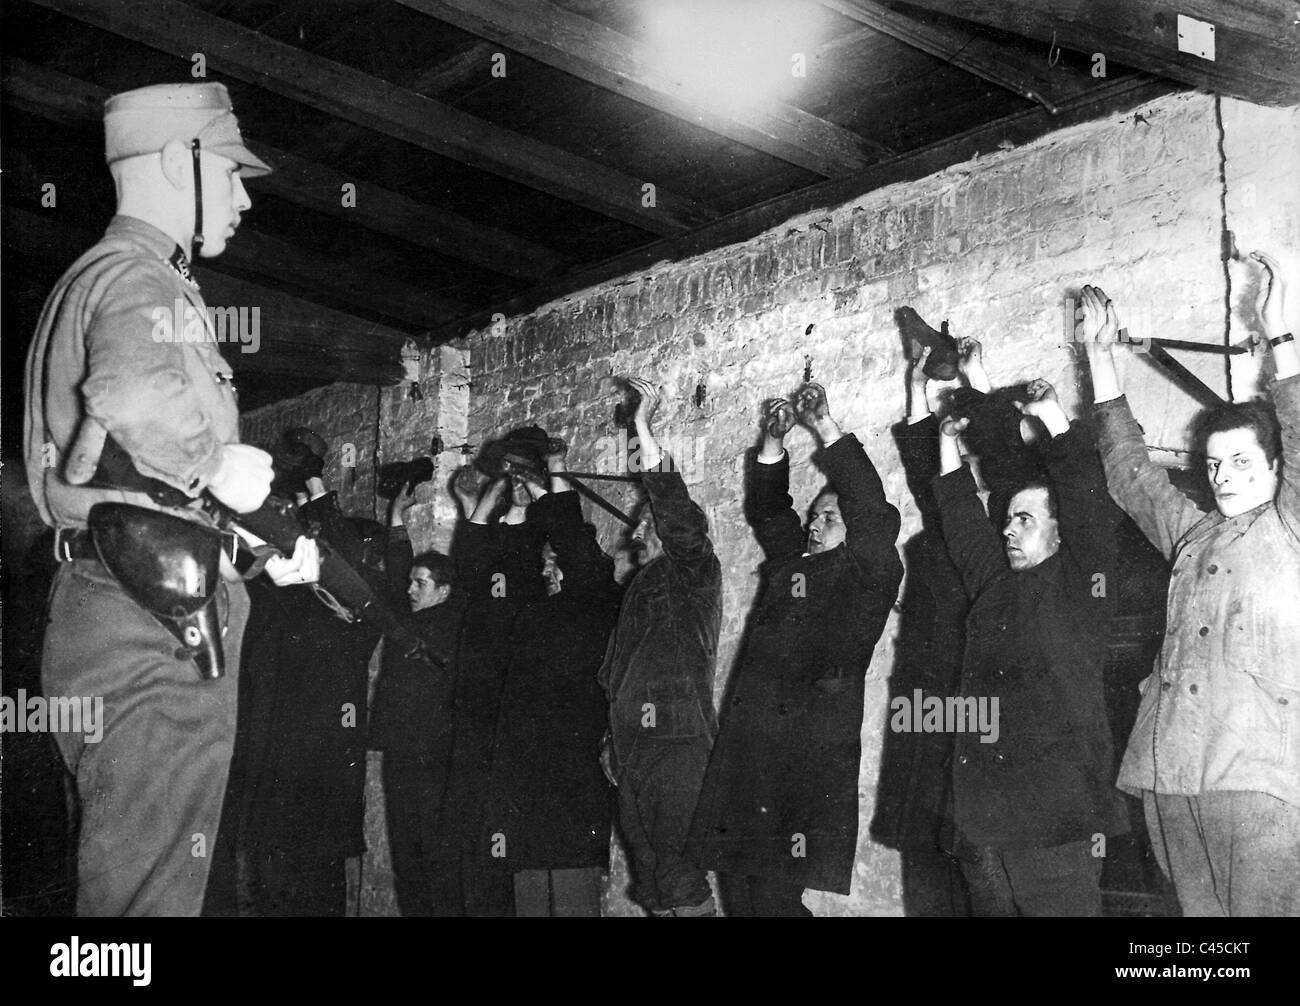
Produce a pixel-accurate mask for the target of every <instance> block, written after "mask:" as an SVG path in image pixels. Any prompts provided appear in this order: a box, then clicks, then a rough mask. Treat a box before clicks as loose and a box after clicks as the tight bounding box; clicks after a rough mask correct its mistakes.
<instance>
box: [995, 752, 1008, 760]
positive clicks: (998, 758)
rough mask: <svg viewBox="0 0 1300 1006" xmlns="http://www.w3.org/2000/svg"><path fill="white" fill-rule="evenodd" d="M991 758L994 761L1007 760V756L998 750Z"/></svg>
mask: <svg viewBox="0 0 1300 1006" xmlns="http://www.w3.org/2000/svg"><path fill="white" fill-rule="evenodd" d="M993 760H994V761H1006V760H1007V756H1006V755H1004V754H1003V753H1002V752H1001V751H999V752H998V753H997V754H995V755H994V756H993Z"/></svg>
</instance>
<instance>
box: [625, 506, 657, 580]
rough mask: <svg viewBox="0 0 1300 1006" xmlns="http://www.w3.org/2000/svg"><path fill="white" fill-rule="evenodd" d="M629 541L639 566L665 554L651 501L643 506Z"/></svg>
mask: <svg viewBox="0 0 1300 1006" xmlns="http://www.w3.org/2000/svg"><path fill="white" fill-rule="evenodd" d="M628 541H629V542H630V543H631V545H632V552H633V557H634V561H635V562H636V564H637V565H638V566H644V565H645V564H646V563H648V562H650V561H651V560H654V559H658V558H659V556H661V555H663V551H664V543H663V542H662V541H661V540H660V538H659V531H658V529H656V528H655V518H654V514H653V513H652V512H651V510H650V504H649V503H646V504H645V505H644V506H642V507H641V515H640V517H639V518H638V519H637V522H636V526H635V527H634V528H632V533H631V534H630V535H628Z"/></svg>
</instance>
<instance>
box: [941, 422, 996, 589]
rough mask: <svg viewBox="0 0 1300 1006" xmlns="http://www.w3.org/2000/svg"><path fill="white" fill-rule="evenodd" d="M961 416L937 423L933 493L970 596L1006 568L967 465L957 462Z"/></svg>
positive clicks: (949, 546) (950, 546)
mask: <svg viewBox="0 0 1300 1006" xmlns="http://www.w3.org/2000/svg"><path fill="white" fill-rule="evenodd" d="M966 422H967V421H966V420H965V419H945V420H944V421H943V424H942V425H941V426H940V427H939V456H940V471H941V472H942V474H940V475H939V476H938V477H936V478H935V480H934V495H935V499H936V500H937V501H938V504H939V519H940V520H941V521H942V522H943V538H944V542H945V543H946V544H947V546H948V554H949V555H950V556H951V557H952V561H953V565H955V566H956V567H957V569H958V571H959V572H960V573H961V579H962V584H963V585H964V586H965V588H966V595H967V597H970V598H972V599H974V598H975V597H976V596H978V595H979V593H980V592H981V591H982V590H983V589H984V588H985V587H986V586H988V584H989V583H990V582H991V581H992V580H993V579H994V578H995V577H997V576H999V575H1000V574H1001V573H1003V572H1005V571H1006V569H1007V561H1006V556H1005V554H1004V553H1003V550H1002V541H1001V539H1000V538H999V537H998V533H997V531H996V530H995V529H994V527H993V525H992V524H990V523H989V518H988V515H987V514H986V513H985V512H984V506H983V504H982V503H980V498H979V493H978V488H977V486H976V485H975V478H974V476H972V475H971V473H970V469H969V468H968V467H966V466H965V465H963V464H962V463H961V453H960V451H959V449H958V446H957V437H958V435H959V434H960V433H961V431H962V430H963V429H964V428H965V426H966Z"/></svg>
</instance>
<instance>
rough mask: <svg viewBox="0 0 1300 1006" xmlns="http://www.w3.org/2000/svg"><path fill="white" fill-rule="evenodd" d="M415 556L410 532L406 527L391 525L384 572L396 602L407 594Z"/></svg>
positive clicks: (385, 550) (390, 594)
mask: <svg viewBox="0 0 1300 1006" xmlns="http://www.w3.org/2000/svg"><path fill="white" fill-rule="evenodd" d="M414 558H415V550H414V549H413V548H412V547H411V535H410V533H409V532H408V531H407V530H406V528H405V527H390V528H389V529H388V541H387V542H386V543H385V547H384V572H385V575H386V576H387V579H388V593H389V596H390V597H392V598H393V600H394V602H397V601H398V600H400V599H402V598H405V596H406V588H407V586H408V585H409V583H410V581H411V561H412V560H413V559H414Z"/></svg>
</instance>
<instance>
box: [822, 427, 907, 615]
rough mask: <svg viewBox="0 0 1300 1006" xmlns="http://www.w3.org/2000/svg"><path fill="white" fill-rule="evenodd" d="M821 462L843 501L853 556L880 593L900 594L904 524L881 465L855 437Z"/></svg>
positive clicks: (824, 455)
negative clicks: (882, 477) (898, 544)
mask: <svg viewBox="0 0 1300 1006" xmlns="http://www.w3.org/2000/svg"><path fill="white" fill-rule="evenodd" d="M819 461H820V463H821V467H822V470H823V471H825V472H826V476H827V478H828V479H829V480H830V483H831V485H832V486H833V487H834V489H835V492H836V495H837V496H838V497H839V505H840V513H841V514H842V515H843V517H844V529H845V544H846V545H847V547H848V550H849V552H850V553H851V554H852V555H853V556H855V557H856V558H857V560H858V562H859V564H860V567H861V569H862V570H863V572H864V574H865V575H866V577H867V579H868V580H869V581H870V582H871V583H872V584H873V585H874V586H875V587H877V588H878V589H879V590H881V591H883V592H885V593H894V592H897V590H898V585H899V584H900V583H901V582H902V579H903V564H902V561H901V560H900V559H899V558H898V548H897V547H896V542H897V541H898V530H899V526H900V520H899V516H898V510H897V508H895V507H894V506H893V505H892V504H891V503H890V502H889V501H888V500H886V499H885V487H884V485H883V484H882V483H881V481H880V475H879V474H878V473H877V472H876V467H875V465H873V464H872V463H871V459H870V458H869V457H868V456H867V452H866V450H865V449H864V448H863V446H862V444H861V443H859V441H858V438H857V437H856V436H854V435H853V434H852V433H848V434H845V435H844V436H842V437H839V438H838V439H836V440H835V442H834V443H832V444H831V445H830V446H829V447H827V448H826V449H825V450H823V451H822V452H821V455H820V457H819Z"/></svg>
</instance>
